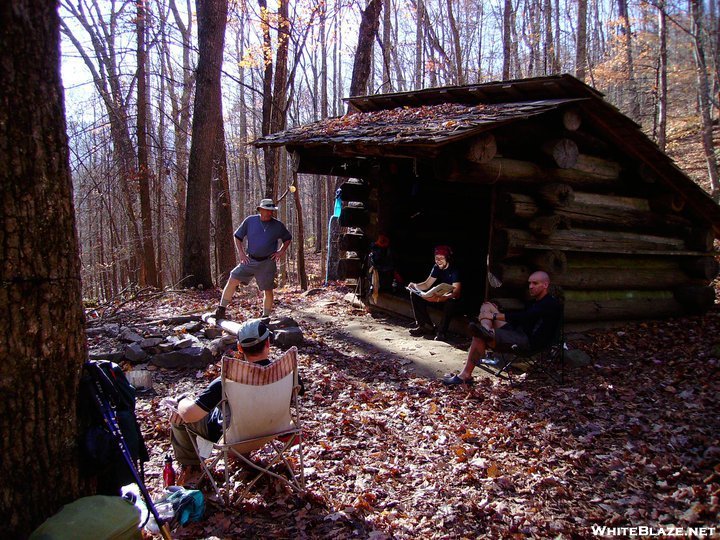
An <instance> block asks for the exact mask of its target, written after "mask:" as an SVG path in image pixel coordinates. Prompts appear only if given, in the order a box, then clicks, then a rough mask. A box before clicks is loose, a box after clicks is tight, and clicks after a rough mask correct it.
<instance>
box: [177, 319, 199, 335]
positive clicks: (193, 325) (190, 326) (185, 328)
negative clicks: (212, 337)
mask: <svg viewBox="0 0 720 540" xmlns="http://www.w3.org/2000/svg"><path fill="white" fill-rule="evenodd" d="M202 327H203V324H202V323H201V322H200V321H190V322H186V323H185V324H181V325H180V326H176V327H175V328H173V332H177V333H184V332H187V333H188V334H192V333H193V332H198V331H199V330H202Z"/></svg>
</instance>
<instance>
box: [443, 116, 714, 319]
mask: <svg viewBox="0 0 720 540" xmlns="http://www.w3.org/2000/svg"><path fill="white" fill-rule="evenodd" d="M549 120H552V119H549ZM584 127H585V126H583V125H582V123H580V124H579V125H577V126H576V128H575V130H574V131H568V130H567V129H566V128H564V127H563V125H562V124H561V123H558V124H557V125H556V126H554V127H550V128H546V129H545V132H546V135H543V127H542V126H540V125H539V124H538V125H532V124H529V125H526V126H522V127H519V128H513V129H512V130H511V129H500V130H498V131H497V132H496V137H495V142H496V144H495V148H496V152H495V153H494V154H493V155H492V156H491V157H490V158H488V157H487V156H488V153H487V152H485V154H482V153H476V154H475V155H484V156H485V157H484V159H482V160H476V161H474V162H473V161H471V158H472V157H473V154H471V153H468V154H466V155H465V158H464V159H458V158H457V157H445V158H444V159H442V160H439V162H438V163H437V164H436V166H435V170H436V173H437V172H440V174H445V175H446V178H447V179H448V180H450V181H463V182H468V181H471V182H477V181H479V182H496V183H497V186H498V196H497V198H496V209H495V210H496V211H495V220H494V223H493V236H492V239H491V252H490V263H491V264H490V270H491V272H492V274H493V275H494V276H495V277H497V278H498V279H499V280H500V282H501V283H502V285H501V287H500V288H498V289H495V290H491V296H493V297H495V298H496V299H500V300H501V303H504V304H505V305H509V306H512V305H513V302H512V300H510V299H512V298H515V299H517V298H521V297H522V296H523V294H524V293H525V291H526V290H527V278H528V275H529V274H530V273H531V272H533V271H535V270H545V271H547V272H548V273H549V274H550V275H551V279H552V281H553V283H555V284H557V285H559V286H561V287H562V288H563V290H564V291H565V301H566V318H567V320H568V321H593V320H626V319H638V318H640V319H642V318H660V317H666V316H673V315H681V314H686V313H699V312H703V311H706V310H707V309H709V308H710V307H711V306H712V305H713V303H714V301H715V294H714V289H713V288H712V287H709V284H710V283H711V282H712V280H713V279H714V278H715V277H716V276H717V274H718V261H717V259H716V257H715V254H714V252H713V242H714V234H713V231H712V227H711V225H710V224H709V223H704V222H702V220H699V219H698V218H697V217H695V216H693V215H692V214H690V213H689V212H687V211H686V210H685V204H684V201H683V200H682V197H678V196H677V195H675V194H672V193H669V192H667V191H664V190H663V189H662V184H661V183H660V182H658V181H657V178H651V177H649V176H648V175H647V174H645V173H644V172H643V171H644V169H643V168H642V167H640V166H638V165H637V164H635V163H631V162H629V161H626V160H623V158H622V157H621V155H622V154H621V153H620V152H618V151H613V149H612V147H611V145H609V144H607V143H605V142H603V141H602V137H601V136H599V135H598V134H596V133H591V132H590V131H589V130H588V131H585V132H584V131H583V128H584ZM523 134H525V135H527V134H530V135H531V137H530V136H524V137H522V141H524V142H523V143H519V142H517V138H516V137H519V136H520V135H523ZM488 137H489V135H488V134H485V135H484V136H483V138H484V140H483V144H482V146H483V147H484V148H487V147H488V146H491V147H492V145H490V144H489V143H488ZM529 141H530V142H529ZM471 146H472V145H471ZM553 149H555V153H553ZM515 304H516V302H515Z"/></svg>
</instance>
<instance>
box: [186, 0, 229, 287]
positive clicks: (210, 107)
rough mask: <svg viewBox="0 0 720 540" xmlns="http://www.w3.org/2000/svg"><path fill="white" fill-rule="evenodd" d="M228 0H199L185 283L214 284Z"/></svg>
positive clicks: (187, 208) (188, 284) (190, 285)
mask: <svg viewBox="0 0 720 540" xmlns="http://www.w3.org/2000/svg"><path fill="white" fill-rule="evenodd" d="M227 11H228V4H227V0H197V18H198V49H199V51H200V54H199V58H198V67H197V89H196V91H195V114H194V116H193V122H192V144H191V146H190V165H189V168H188V190H187V206H186V213H185V241H184V245H183V277H184V278H185V281H184V282H183V286H185V287H196V286H201V287H206V288H211V287H212V286H213V282H212V275H211V272H210V179H211V175H212V169H213V165H212V164H213V151H214V148H215V139H216V138H217V132H218V123H219V122H220V115H221V111H222V109H221V106H220V104H221V89H220V70H221V68H222V58H223V46H224V45H225V25H226V22H227Z"/></svg>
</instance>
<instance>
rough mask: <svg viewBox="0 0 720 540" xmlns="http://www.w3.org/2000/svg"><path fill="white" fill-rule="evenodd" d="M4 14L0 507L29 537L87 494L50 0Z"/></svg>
mask: <svg viewBox="0 0 720 540" xmlns="http://www.w3.org/2000/svg"><path fill="white" fill-rule="evenodd" d="M0 10H2V15H0V65H2V66H3V76H2V77H0V95H2V96H3V98H2V102H1V103H0V200H2V205H3V218H2V220H0V223H1V225H0V227H1V228H2V230H0V236H2V238H3V240H2V241H1V242H0V269H1V272H2V283H3V286H2V287H1V288H0V313H1V317H2V320H3V321H4V322H3V325H2V328H3V330H2V332H3V335H2V338H1V339H0V342H2V346H1V348H2V362H0V394H1V395H2V399H0V429H2V433H3V436H2V437H0V441H1V442H0V455H2V460H0V473H1V475H2V483H1V484H0V500H2V508H3V531H4V533H3V535H4V536H5V537H6V538H26V537H27V536H29V534H30V532H31V531H32V530H34V529H35V528H36V527H37V526H39V525H40V524H41V523H42V522H43V521H44V520H45V519H46V518H48V517H49V516H51V515H52V514H54V513H55V512H57V511H58V510H59V509H60V507H61V506H62V505H64V504H66V503H69V502H71V501H73V500H75V499H77V498H78V497H80V496H82V495H84V494H85V493H84V491H85V488H86V486H83V485H82V483H81V480H80V477H79V472H78V471H79V463H78V446H77V441H78V432H77V418H76V398H77V395H78V384H79V379H80V370H81V366H82V363H83V362H84V360H85V359H86V341H85V330H84V314H83V309H82V299H81V290H80V261H79V258H78V239H77V234H76V229H75V214H74V210H73V188H72V183H71V179H70V166H69V152H68V144H67V136H66V129H65V128H66V126H65V118H64V104H63V88H62V82H61V80H60V49H59V43H60V34H59V28H60V20H59V17H58V13H57V6H56V5H55V3H54V2H43V1H38V0H16V1H14V2H12V3H11V4H4V5H3V7H2V8H0Z"/></svg>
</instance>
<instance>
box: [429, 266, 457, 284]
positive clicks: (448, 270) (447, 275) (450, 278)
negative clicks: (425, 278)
mask: <svg viewBox="0 0 720 540" xmlns="http://www.w3.org/2000/svg"><path fill="white" fill-rule="evenodd" d="M430 277H434V278H435V280H436V281H435V283H433V285H432V286H433V287H434V286H435V285H440V284H441V283H449V284H450V285H452V284H453V283H460V272H458V271H457V270H456V269H455V268H453V267H452V266H450V265H448V266H447V267H445V268H444V269H441V268H440V267H439V266H438V265H437V264H435V265H433V267H432V270H431V271H430Z"/></svg>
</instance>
